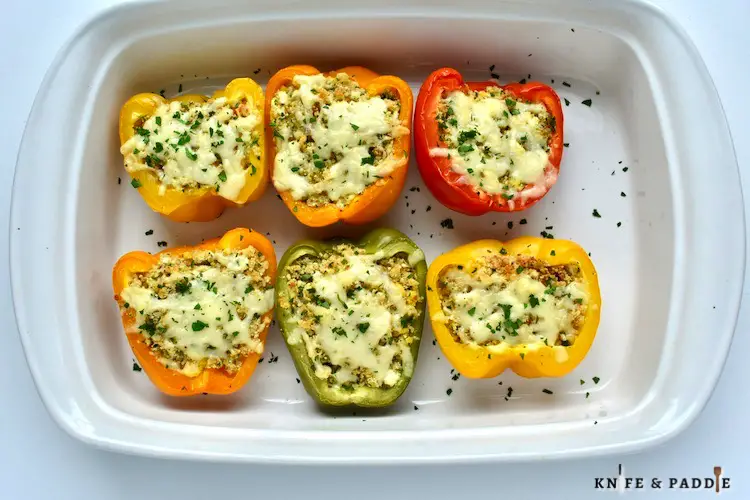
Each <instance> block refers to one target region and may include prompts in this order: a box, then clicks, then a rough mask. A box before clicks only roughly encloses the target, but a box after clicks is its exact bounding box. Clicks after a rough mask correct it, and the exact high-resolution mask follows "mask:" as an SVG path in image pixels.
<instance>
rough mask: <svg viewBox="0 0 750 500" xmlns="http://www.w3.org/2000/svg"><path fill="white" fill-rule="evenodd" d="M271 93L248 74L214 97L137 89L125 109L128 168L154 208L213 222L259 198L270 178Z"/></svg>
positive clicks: (186, 218) (122, 138)
mask: <svg viewBox="0 0 750 500" xmlns="http://www.w3.org/2000/svg"><path fill="white" fill-rule="evenodd" d="M263 106H264V98H263V90H262V89H261V87H260V86H259V85H258V84H257V83H255V82H254V81H253V80H251V79H249V78H238V79H236V80H232V81H231V82H230V83H229V84H228V85H227V86H226V88H224V89H223V90H219V91H217V92H216V93H214V95H213V97H211V98H207V97H205V96H202V95H193V94H190V95H183V96H180V97H176V98H174V99H165V98H164V97H162V96H160V95H158V94H148V93H146V94H137V95H135V96H133V97H131V98H130V99H129V100H128V101H127V102H126V103H125V105H124V106H123V107H122V110H121V111H120V144H121V147H120V152H121V153H122V155H123V156H124V158H125V170H127V172H128V173H129V174H130V176H131V177H132V181H131V185H132V186H133V187H134V188H137V189H138V191H139V192H140V194H141V196H142V197H143V199H144V200H145V201H146V203H147V204H148V206H149V207H151V209H152V210H154V211H156V212H159V213H160V214H163V215H165V216H167V217H169V218H170V219H172V220H175V221H178V222H193V221H209V220H212V219H215V218H216V217H218V216H219V215H221V213H222V212H223V211H224V209H225V208H226V207H228V206H241V205H244V204H246V203H248V202H250V201H253V200H256V199H258V198H260V196H261V195H262V194H263V191H264V190H265V188H266V185H267V184H268V177H269V174H268V169H267V168H266V164H265V160H264V159H265V155H264V141H265V137H264V127H263V120H264V113H263Z"/></svg>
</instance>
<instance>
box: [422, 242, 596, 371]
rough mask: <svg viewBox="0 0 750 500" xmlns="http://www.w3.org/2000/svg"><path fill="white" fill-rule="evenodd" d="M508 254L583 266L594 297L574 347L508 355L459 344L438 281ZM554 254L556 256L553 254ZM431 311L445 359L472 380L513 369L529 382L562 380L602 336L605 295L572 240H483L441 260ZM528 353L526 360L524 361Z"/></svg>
mask: <svg viewBox="0 0 750 500" xmlns="http://www.w3.org/2000/svg"><path fill="white" fill-rule="evenodd" d="M501 249H505V251H506V252H507V255H508V256H511V257H512V256H529V257H535V258H537V259H539V260H541V261H543V262H545V263H546V264H548V265H560V264H567V263H577V264H578V265H579V267H580V270H581V276H582V281H583V284H584V286H585V291H586V293H587V295H588V300H587V308H586V314H585V316H584V322H583V326H582V327H581V328H580V330H579V331H578V334H577V336H576V340H575V342H574V343H573V345H572V346H567V347H563V346H544V345H542V346H537V345H525V344H521V345H517V346H510V345H507V344H506V347H505V348H504V349H502V350H496V349H492V350H491V349H488V348H487V347H484V346H477V345H467V344H462V343H460V342H456V341H455V340H454V338H453V336H452V335H451V333H450V330H449V328H448V326H447V325H446V324H445V322H444V321H443V320H442V316H443V311H442V304H441V302H440V294H439V285H438V282H439V280H440V277H441V275H442V273H443V272H444V271H445V270H446V268H447V267H449V266H455V265H463V266H469V263H471V262H473V261H475V260H477V259H479V258H480V257H483V256H487V255H490V254H499V252H500V250H501ZM552 250H554V251H555V255H551V252H552ZM427 307H428V311H429V315H430V322H431V324H432V329H433V331H434V333H435V338H436V339H437V341H438V344H439V345H440V348H441V349H442V351H443V353H444V354H445V356H446V357H447V358H448V360H449V361H450V363H451V364H452V365H453V367H454V368H456V370H458V372H459V373H461V375H463V376H465V377H468V378H492V377H495V376H497V375H499V374H501V373H502V372H503V371H505V370H506V369H508V368H510V369H511V370H512V371H514V372H515V373H516V374H518V375H520V376H522V377H526V378H535V377H562V376H564V375H567V374H568V373H570V372H571V371H572V370H573V369H574V368H575V367H576V366H578V364H579V363H580V362H581V361H582V360H583V358H584V357H585V356H586V354H587V353H588V351H589V349H590V348H591V344H592V343H593V341H594V337H595V336H596V331H597V328H598V326H599V317H600V314H601V293H600V290H599V281H598V277H597V273H596V269H595V268H594V264H593V263H592V262H591V259H590V258H589V257H588V255H587V254H586V252H585V251H584V250H583V248H581V247H580V246H579V245H578V244H577V243H574V242H572V241H567V240H551V239H546V238H537V237H521V238H517V239H514V240H510V241H508V242H505V243H503V242H501V241H497V240H479V241H474V242H472V243H469V244H466V245H463V246H460V247H457V248H454V249H453V250H451V251H449V252H447V253H444V254H443V255H441V256H440V257H438V258H437V259H435V260H434V261H433V262H432V264H431V265H430V268H429V270H428V271H427ZM557 349H564V350H565V354H566V356H565V357H566V359H565V360H564V361H563V360H562V359H560V360H559V361H558V358H557V356H556V350H557ZM521 354H523V357H522V356H521Z"/></svg>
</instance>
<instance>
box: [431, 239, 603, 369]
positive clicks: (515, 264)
mask: <svg viewBox="0 0 750 500" xmlns="http://www.w3.org/2000/svg"><path fill="white" fill-rule="evenodd" d="M427 304H428V308H429V312H430V320H431V322H432V328H433V330H434V332H435V338H436V339H437V341H438V343H439V344H440V348H441V349H442V350H443V352H444V353H445V356H446V357H447V358H448V360H449V361H450V362H451V364H452V365H453V366H454V367H455V368H456V369H457V370H458V371H459V372H460V373H461V374H462V375H464V376H466V377H470V378H490V377H494V376H496V375H499V374H500V373H502V372H503V371H504V370H505V369H506V368H510V369H511V370H513V371H514V372H516V373H517V374H518V375H520V376H522V377H527V378H532V377H561V376H563V375H566V374H568V373H569V372H571V371H572V370H573V369H574V368H575V367H576V366H577V365H578V364H579V363H580V362H581V361H582V360H583V358H584V357H585V356H586V354H587V353H588V350H589V348H590V347H591V344H592V343H593V341H594V337H595V335H596V330H597V327H598V326H599V314H600V310H601V296H600V293H599V282H598V278H597V274H596V270H595V269H594V265H593V264H592V262H591V260H590V259H589V257H588V255H587V254H586V252H585V251H584V250H583V249H582V248H581V247H580V246H578V245H577V244H576V243H573V242H572V241H566V240H551V239H544V238H534V237H522V238H517V239H515V240H512V241H508V242H505V243H503V242H500V241H495V240H480V241H475V242H473V243H469V244H468V245H463V246H460V247H458V248H455V249H453V250H451V251H450V252H448V253H446V254H443V255H441V256H440V257H438V258H437V259H436V260H435V261H434V262H433V263H432V264H431V265H430V268H429V270H428V272H427Z"/></svg>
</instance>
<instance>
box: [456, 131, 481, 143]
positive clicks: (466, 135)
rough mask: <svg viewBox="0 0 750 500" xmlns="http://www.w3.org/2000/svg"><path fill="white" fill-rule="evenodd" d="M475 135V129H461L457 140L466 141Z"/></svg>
mask: <svg viewBox="0 0 750 500" xmlns="http://www.w3.org/2000/svg"><path fill="white" fill-rule="evenodd" d="M476 136H477V131H476V130H462V131H461V133H460V134H458V142H466V141H468V140H469V139H474V138H476Z"/></svg>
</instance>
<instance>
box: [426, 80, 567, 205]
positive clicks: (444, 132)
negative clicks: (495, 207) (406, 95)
mask: <svg viewBox="0 0 750 500" xmlns="http://www.w3.org/2000/svg"><path fill="white" fill-rule="evenodd" d="M437 119H438V123H439V125H440V131H441V140H442V141H443V142H444V144H445V146H446V147H441V148H433V149H432V150H431V151H430V154H431V155H432V156H435V157H449V158H450V159H451V168H452V169H453V170H454V171H455V172H457V173H459V174H461V176H462V180H463V181H464V182H466V183H468V184H470V185H471V186H473V187H474V188H475V189H476V190H478V191H483V192H485V193H488V194H490V195H503V196H504V197H506V198H507V199H512V198H513V196H514V194H515V193H516V192H517V191H520V190H521V189H523V188H524V187H525V186H526V185H527V184H536V183H538V182H542V180H543V178H544V170H545V168H546V167H547V163H548V161H549V147H548V144H547V143H548V141H549V136H550V129H551V128H554V119H553V117H552V116H551V115H550V114H549V112H548V111H547V110H546V108H545V107H544V105H542V104H539V103H526V102H523V101H520V100H517V99H515V98H511V97H509V96H507V95H506V94H504V93H503V92H502V91H501V90H500V89H494V88H488V89H487V90H483V91H479V92H469V93H466V92H458V91H457V92H452V93H450V94H449V95H448V96H447V97H446V98H444V99H443V101H442V102H441V104H440V107H439V112H438V116H437Z"/></svg>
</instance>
